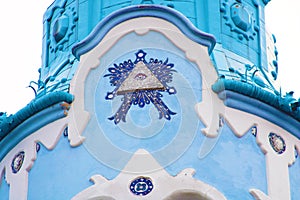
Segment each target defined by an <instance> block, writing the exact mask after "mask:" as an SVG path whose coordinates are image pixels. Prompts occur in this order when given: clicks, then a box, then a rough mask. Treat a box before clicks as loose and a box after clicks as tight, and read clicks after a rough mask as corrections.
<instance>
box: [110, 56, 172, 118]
mask: <svg viewBox="0 0 300 200" xmlns="http://www.w3.org/2000/svg"><path fill="white" fill-rule="evenodd" d="M135 55H136V60H135V61H134V62H132V61H131V60H130V59H129V60H128V61H124V62H123V63H120V64H119V65H117V64H114V67H110V68H109V69H108V71H109V72H110V73H109V74H106V75H104V77H109V79H110V84H111V85H112V86H115V89H114V90H113V91H112V92H108V93H107V95H106V97H105V99H106V100H112V99H114V97H116V96H117V95H123V96H124V98H122V104H121V106H120V107H119V109H118V110H117V112H116V113H115V114H114V115H113V116H112V117H110V118H109V119H110V120H114V123H115V124H118V123H119V122H120V121H121V120H122V121H123V122H126V114H127V113H128V111H129V109H130V107H131V105H132V104H133V105H138V106H139V107H140V108H143V107H144V106H145V105H146V104H150V102H151V103H152V104H153V105H154V106H155V108H156V109H157V111H158V113H159V119H161V118H165V119H167V120H170V119H171V115H175V114H176V113H175V112H172V111H171V110H170V109H169V108H168V106H167V105H166V104H165V103H164V102H163V101H162V97H163V95H162V94H161V92H168V93H169V94H175V93H176V89H175V88H174V87H170V86H168V85H167V84H168V83H171V82H172V79H173V77H172V75H173V72H176V71H175V70H174V69H172V68H173V67H174V64H172V63H168V59H166V60H165V61H164V62H163V61H161V60H158V59H153V58H151V59H150V62H146V60H145V56H146V53H145V52H144V51H143V50H139V51H138V52H137V53H136V54H135Z"/></svg>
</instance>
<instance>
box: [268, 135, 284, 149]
mask: <svg viewBox="0 0 300 200" xmlns="http://www.w3.org/2000/svg"><path fill="white" fill-rule="evenodd" d="M269 142H270V144H271V146H272V148H273V150H274V151H275V152H276V153H278V154H282V153H283V152H284V151H285V148H286V147H285V142H284V140H283V138H282V137H281V136H279V135H277V134H275V133H270V134H269Z"/></svg>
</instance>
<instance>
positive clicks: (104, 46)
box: [69, 17, 221, 146]
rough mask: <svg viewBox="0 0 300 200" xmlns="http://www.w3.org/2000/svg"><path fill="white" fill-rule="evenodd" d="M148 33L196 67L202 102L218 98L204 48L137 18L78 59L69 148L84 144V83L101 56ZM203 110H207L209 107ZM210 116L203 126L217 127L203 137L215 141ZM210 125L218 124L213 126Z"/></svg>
mask: <svg viewBox="0 0 300 200" xmlns="http://www.w3.org/2000/svg"><path fill="white" fill-rule="evenodd" d="M137 24H138V26H137ZM149 31H155V32H159V33H161V34H162V35H164V36H165V37H166V38H167V39H168V40H170V41H171V42H172V43H173V44H174V45H175V46H176V47H177V48H178V49H180V50H181V51H182V52H183V53H184V54H185V56H186V58H187V59H188V60H190V61H191V62H193V63H195V64H196V65H197V66H198V67H199V69H200V71H201V73H202V85H203V91H207V92H208V93H207V94H206V93H205V92H204V93H203V101H204V102H211V101H209V100H207V99H210V98H211V96H212V95H214V96H216V97H217V95H216V94H215V93H213V92H212V91H211V89H210V86H211V85H212V84H213V83H214V81H215V80H217V77H218V76H217V73H216V71H215V69H214V67H213V65H212V63H211V61H210V58H209V55H208V51H207V47H205V46H202V45H200V44H198V43H195V42H194V41H192V40H190V39H189V38H188V37H186V36H185V35H184V34H183V33H182V32H181V31H180V30H179V29H178V28H177V27H176V26H175V25H173V24H172V23H170V22H168V21H166V20H163V19H159V18H155V17H140V18H136V19H131V20H128V21H125V22H123V23H121V24H119V25H117V26H116V27H114V28H113V29H112V30H110V31H109V32H108V33H107V35H106V36H105V37H104V38H103V40H102V41H101V42H100V43H99V44H98V45H97V46H96V47H95V48H94V49H92V50H91V51H89V52H88V53H86V54H84V55H82V56H81V57H80V63H79V65H78V69H77V71H76V74H75V76H74V78H73V79H72V81H71V83H70V93H71V94H73V95H74V96H75V100H74V102H73V106H72V107H71V109H70V111H69V117H70V124H69V139H70V143H71V145H72V146H76V145H79V144H81V143H82V142H83V141H84V137H83V136H81V135H82V133H83V131H84V129H85V127H86V125H87V123H88V122H89V118H90V114H89V113H88V112H87V111H85V109H84V98H85V97H84V94H85V91H84V90H85V88H84V81H85V80H86V78H87V76H88V74H89V72H90V71H91V70H92V69H95V68H97V67H98V66H99V64H100V62H101V58H102V57H103V56H104V54H105V53H106V52H107V51H109V49H111V48H112V47H113V46H114V45H115V44H116V43H117V42H118V41H119V40H120V39H121V38H122V37H124V36H126V35H127V34H129V33H132V32H135V33H136V34H138V35H145V34H147V33H148V32H149ZM216 99H218V98H216ZM219 101H221V100H219ZM209 106H210V107H213V106H214V104H210V105H209ZM206 108H207V109H209V107H206ZM209 113H210V112H208V115H207V116H205V117H203V119H204V124H216V126H215V127H212V126H210V127H211V128H212V129H213V131H207V130H206V129H204V130H203V132H205V135H209V136H212V137H214V136H216V135H217V130H218V128H219V126H218V121H219V118H218V117H215V116H214V115H209ZM201 119H202V118H201ZM212 121H213V122H217V123H213V122H212Z"/></svg>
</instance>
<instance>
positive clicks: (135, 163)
mask: <svg viewBox="0 0 300 200" xmlns="http://www.w3.org/2000/svg"><path fill="white" fill-rule="evenodd" d="M148 169H159V170H156V171H149V170H148ZM133 171H136V173H131V172H133ZM194 173H195V170H194V169H184V170H183V171H182V172H180V173H179V174H177V175H176V176H175V177H173V176H171V175H169V174H168V173H167V172H166V171H165V170H164V169H162V166H160V165H159V163H158V162H157V161H156V160H155V159H154V158H153V157H152V156H151V154H150V153H149V152H147V151H146V150H143V149H140V150H138V151H137V152H136V153H135V154H134V155H133V156H132V158H131V159H130V161H129V162H128V164H127V165H126V166H125V168H124V169H123V170H122V172H121V173H120V174H119V175H118V176H117V177H116V178H115V179H113V180H107V179H105V178H104V177H103V176H101V175H94V176H92V177H91V181H93V183H94V185H93V186H91V187H89V188H87V189H85V190H84V191H82V192H80V193H78V194H77V195H76V196H74V197H73V198H72V200H87V199H98V198H99V199H140V198H141V196H139V195H135V194H133V193H132V192H131V191H130V189H129V185H130V182H131V181H132V180H134V179H135V178H136V177H141V176H146V177H150V178H151V180H152V182H153V190H152V191H151V192H150V193H149V194H147V195H145V196H143V199H166V200H168V199H169V198H171V197H173V196H174V195H176V193H177V195H178V194H180V193H185V192H187V191H188V192H189V193H190V194H195V195H197V196H199V198H200V197H201V199H205V200H226V198H225V197H224V195H223V194H222V193H221V192H219V191H218V190H217V189H216V188H214V187H212V186H210V185H208V184H206V183H203V182H201V181H199V180H197V179H195V178H193V175H194Z"/></svg>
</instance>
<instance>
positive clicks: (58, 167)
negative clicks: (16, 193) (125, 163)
mask: <svg viewBox="0 0 300 200" xmlns="http://www.w3.org/2000/svg"><path fill="white" fill-rule="evenodd" d="M37 156H38V159H37V160H36V161H35V163H34V166H33V168H32V169H31V170H30V173H29V176H28V178H29V180H30V181H29V185H28V199H45V200H53V199H71V197H73V196H75V195H76V194H77V193H78V192H79V191H82V190H84V189H86V188H87V187H89V186H91V185H92V182H90V181H89V179H90V178H91V177H92V176H93V175H95V174H102V173H103V172H105V175H106V177H107V178H108V179H112V178H114V177H115V176H117V174H118V173H119V172H118V171H115V170H113V169H111V168H108V167H106V166H104V165H103V164H101V162H99V161H98V160H96V159H95V158H94V157H93V156H91V154H89V153H88V152H87V150H86V148H85V147H84V146H83V145H81V146H79V147H76V148H73V147H71V146H70V144H69V141H68V138H67V137H64V136H61V138H60V140H59V142H58V144H57V146H56V147H55V149H53V150H51V151H49V150H47V149H46V148H45V147H43V146H42V145H41V148H40V150H39V152H38V153H37ZM53 183H55V184H53ZM54 191H55V192H54Z"/></svg>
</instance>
